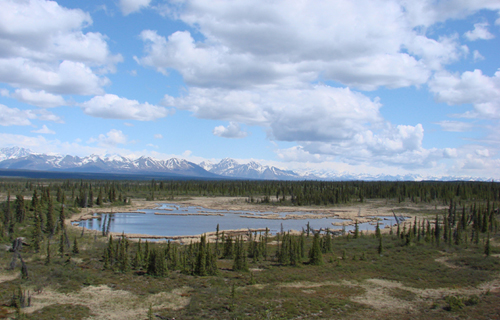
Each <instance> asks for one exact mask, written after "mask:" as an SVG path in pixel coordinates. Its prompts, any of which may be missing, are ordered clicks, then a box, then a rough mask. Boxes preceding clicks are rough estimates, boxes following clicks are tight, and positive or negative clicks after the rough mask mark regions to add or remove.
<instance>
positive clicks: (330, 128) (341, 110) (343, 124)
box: [162, 85, 382, 141]
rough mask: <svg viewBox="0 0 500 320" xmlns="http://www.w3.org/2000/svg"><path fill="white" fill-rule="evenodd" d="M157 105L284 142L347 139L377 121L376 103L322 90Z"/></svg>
mask: <svg viewBox="0 0 500 320" xmlns="http://www.w3.org/2000/svg"><path fill="white" fill-rule="evenodd" d="M162 103H163V104H165V105H166V106H173V107H176V108H179V109H184V110H189V111H191V112H193V113H194V115H195V116H197V117H200V118H206V119H214V120H228V121H233V122H238V123H245V124H247V125H261V126H265V127H269V128H270V129H271V132H270V135H271V136H272V137H273V138H274V139H277V140H284V141H297V140H298V141H316V140H342V139H350V138H352V137H353V136H354V135H355V134H356V133H357V132H358V131H360V130H363V128H364V126H365V125H367V124H368V123H377V122H380V121H381V120H382V119H381V117H380V114H379V111H378V110H379V108H380V106H381V105H380V103H379V102H378V100H375V101H372V100H370V99H369V98H368V97H366V96H364V95H362V94H360V93H357V92H353V91H351V90H350V89H348V88H332V87H329V86H324V85H316V86H309V87H306V88H303V89H275V90H264V89H262V90H226V89H201V88H192V89H191V90H190V91H189V93H188V94H187V95H185V96H181V97H177V98H174V97H171V96H165V98H164V100H163V102H162Z"/></svg>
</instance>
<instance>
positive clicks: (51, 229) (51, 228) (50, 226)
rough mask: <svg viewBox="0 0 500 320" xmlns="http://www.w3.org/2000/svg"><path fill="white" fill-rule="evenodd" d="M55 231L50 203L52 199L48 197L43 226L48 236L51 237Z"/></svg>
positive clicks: (51, 203)
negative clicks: (45, 223) (45, 218)
mask: <svg viewBox="0 0 500 320" xmlns="http://www.w3.org/2000/svg"><path fill="white" fill-rule="evenodd" d="M54 230H55V225H54V204H53V202H52V198H51V197H49V200H48V205H47V225H46V226H45V232H47V233H48V234H49V235H53V234H54Z"/></svg>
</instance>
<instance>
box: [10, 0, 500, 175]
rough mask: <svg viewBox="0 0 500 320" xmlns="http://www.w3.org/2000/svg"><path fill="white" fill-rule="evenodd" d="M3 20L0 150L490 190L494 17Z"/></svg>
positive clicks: (239, 13) (119, 2)
mask: <svg viewBox="0 0 500 320" xmlns="http://www.w3.org/2000/svg"><path fill="white" fill-rule="evenodd" d="M0 8H1V10H0V147H12V146H19V147H25V148H29V149H31V150H33V151H35V152H41V153H57V154H63V155H64V154H70V155H78V156H87V155H90V154H99V155H105V154H121V155H124V156H129V157H139V156H143V155H144V156H151V157H154V158H158V159H169V158H172V157H178V158H183V159H186V160H188V161H192V162H195V163H199V162H201V161H204V160H209V161H212V162H218V161H219V160H221V159H223V158H233V159H236V160H238V161H239V162H241V163H244V162H248V161H249V160H251V159H252V160H256V161H259V162H260V163H262V164H265V165H274V166H277V167H280V168H283V169H291V170H296V171H309V172H331V173H339V174H340V173H352V174H370V175H378V174H391V175H396V174H401V175H404V174H415V175H423V176H461V177H463V176H470V177H481V178H487V179H496V180H498V179H500V158H499V152H500V125H499V124H500V123H499V122H500V121H499V120H500V41H499V39H500V1H498V0H421V1H413V0H356V1H350V0H336V1H324V0H317V1H303V0H288V1H280V0H273V1H269V0H251V1H250V0H239V1H235V0H227V1H226V0H172V1H158V0H113V1H99V0H89V1H43V0H0Z"/></svg>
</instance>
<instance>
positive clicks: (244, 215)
mask: <svg viewBox="0 0 500 320" xmlns="http://www.w3.org/2000/svg"><path fill="white" fill-rule="evenodd" d="M139 212H140V213H139ZM155 213H159V214H155ZM290 214H293V215H305V214H311V212H303V211H297V212H280V213H276V212H257V211H232V210H213V209H206V208H201V207H191V206H189V207H181V206H179V205H177V204H173V203H168V204H162V205H161V206H160V207H158V208H156V209H144V210H138V212H133V213H130V212H128V213H127V212H123V213H120V212H117V213H113V214H109V213H103V214H99V215H95V218H93V219H89V220H83V221H78V222H75V223H74V225H78V226H80V227H85V228H86V229H90V230H102V227H103V226H102V223H103V222H104V223H105V224H107V219H108V218H109V217H110V216H111V222H110V228H109V231H111V232H118V233H122V232H125V233H127V234H143V235H151V236H165V237H172V236H188V235H198V234H203V233H207V232H212V231H215V229H216V227H217V224H219V228H220V230H221V231H222V230H234V229H243V228H244V229H246V228H249V229H265V228H266V227H267V228H269V229H270V232H271V233H273V234H275V233H277V232H279V231H280V230H281V226H283V230H284V231H288V230H299V231H300V230H302V229H304V230H305V229H306V225H307V223H308V222H309V225H310V226H311V228H313V229H321V228H322V229H326V228H330V230H333V229H341V228H342V227H341V226H334V225H332V223H342V222H347V223H349V222H352V221H351V220H345V219H338V218H335V217H325V218H320V219H269V218H267V219H264V218H262V217H265V216H269V215H274V216H276V215H278V216H279V217H286V216H287V215H290ZM316 215H318V214H316ZM319 215H320V214H319ZM320 216H321V215H320ZM248 217H252V218H248ZM372 218H374V219H375V218H379V223H380V228H381V229H382V228H384V227H385V225H389V226H390V225H394V224H395V223H396V221H395V219H394V217H393V216H384V217H372ZM374 229H375V225H373V224H371V223H360V224H359V230H360V231H366V230H374ZM345 230H346V231H349V230H354V226H353V225H352V226H346V227H345Z"/></svg>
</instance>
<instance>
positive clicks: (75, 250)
mask: <svg viewBox="0 0 500 320" xmlns="http://www.w3.org/2000/svg"><path fill="white" fill-rule="evenodd" d="M71 252H73V253H74V254H78V253H80V250H79V249H78V242H77V241H76V237H75V240H74V241H73V249H72V250H71Z"/></svg>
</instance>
